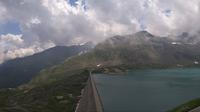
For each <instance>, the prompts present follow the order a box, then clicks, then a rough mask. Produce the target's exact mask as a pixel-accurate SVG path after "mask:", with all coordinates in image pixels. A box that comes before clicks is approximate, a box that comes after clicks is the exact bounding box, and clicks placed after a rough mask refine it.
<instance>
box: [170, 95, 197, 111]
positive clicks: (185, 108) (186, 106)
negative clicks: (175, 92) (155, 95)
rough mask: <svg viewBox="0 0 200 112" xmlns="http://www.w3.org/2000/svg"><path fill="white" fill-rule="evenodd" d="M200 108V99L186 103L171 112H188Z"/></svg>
mask: <svg viewBox="0 0 200 112" xmlns="http://www.w3.org/2000/svg"><path fill="white" fill-rule="evenodd" d="M198 106H200V98H199V99H195V100H192V101H189V102H187V103H184V104H182V105H180V106H178V107H176V108H174V109H173V110H171V111H169V112H188V111H190V110H192V109H195V108H196V107H198Z"/></svg>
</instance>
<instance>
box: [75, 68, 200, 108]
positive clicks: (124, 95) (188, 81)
mask: <svg viewBox="0 0 200 112" xmlns="http://www.w3.org/2000/svg"><path fill="white" fill-rule="evenodd" d="M88 90H90V93H89V94H88V92H86V93H87V94H86V95H85V96H84V94H83V98H82V102H84V103H83V104H85V105H83V104H81V102H80V104H81V105H82V107H84V109H88V110H86V111H77V112H166V111H169V110H171V109H173V108H174V107H177V106H179V105H181V104H183V103H185V102H188V101H190V100H193V99H196V98H199V97H200V69H197V68H188V69H147V70H131V71H128V72H127V73H120V74H112V75H110V74H93V75H91V76H90V79H89V80H88V85H87V87H86V88H85V91H88ZM94 90H95V91H96V92H95V91H94ZM81 105H80V107H81Z"/></svg>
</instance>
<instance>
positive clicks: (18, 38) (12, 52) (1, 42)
mask: <svg viewBox="0 0 200 112" xmlns="http://www.w3.org/2000/svg"><path fill="white" fill-rule="evenodd" d="M40 44H41V43H34V44H32V45H30V46H27V45H26V44H25V42H24V40H23V39H22V35H13V34H7V35H1V36H0V63H3V62H4V61H6V60H10V59H14V58H18V57H24V56H28V55H32V54H34V53H37V52H40V51H42V50H44V49H47V48H50V47H53V46H55V45H54V44H53V43H48V44H45V45H44V44H43V45H40Z"/></svg>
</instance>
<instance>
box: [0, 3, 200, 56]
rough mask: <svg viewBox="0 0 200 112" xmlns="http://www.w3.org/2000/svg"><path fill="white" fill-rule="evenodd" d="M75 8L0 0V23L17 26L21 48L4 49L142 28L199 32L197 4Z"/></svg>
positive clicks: (80, 40) (99, 38) (88, 38)
mask: <svg viewBox="0 0 200 112" xmlns="http://www.w3.org/2000/svg"><path fill="white" fill-rule="evenodd" d="M76 4H77V5H76V6H72V5H70V4H69V0H67V1H66V0H0V23H1V22H3V21H5V20H14V21H16V22H18V23H19V25H20V28H21V33H22V35H21V38H22V39H23V42H22V43H23V44H22V45H21V44H18V45H16V44H15V43H12V42H7V46H12V47H13V46H15V47H16V48H19V49H20V48H29V47H30V46H34V45H35V44H36V43H37V45H39V47H41V48H43V46H42V45H45V44H48V43H53V44H55V45H70V44H77V43H83V42H86V41H94V42H99V41H102V40H104V39H105V38H107V37H110V36H113V35H118V34H121V35H123V34H129V33H134V32H136V31H139V30H141V29H145V30H148V31H149V32H151V33H153V34H156V35H169V34H179V33H182V32H190V33H196V32H199V30H200V25H198V23H199V19H200V12H199V8H200V1H199V0H188V1H183V0H78V1H77V2H76ZM8 43H9V44H8ZM38 43H39V44H38ZM1 49H2V48H1ZM1 49H0V51H2V50H3V51H5V49H6V48H5V49H2V50H1ZM13 52H15V51H13ZM11 54H12V53H11ZM16 54H17V53H16ZM22 54H23V53H22Z"/></svg>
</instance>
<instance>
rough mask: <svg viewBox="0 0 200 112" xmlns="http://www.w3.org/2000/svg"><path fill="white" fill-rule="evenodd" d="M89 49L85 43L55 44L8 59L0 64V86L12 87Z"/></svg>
mask: <svg viewBox="0 0 200 112" xmlns="http://www.w3.org/2000/svg"><path fill="white" fill-rule="evenodd" d="M90 49H91V48H90V46H89V45H87V44H85V45H76V46H56V47H53V48H50V49H48V50H45V51H43V52H40V53H37V54H34V55H32V56H27V57H24V58H17V59H13V60H9V61H7V62H5V63H3V64H2V65H1V66H0V88H14V87H17V86H19V85H21V84H24V83H27V82H29V81H30V80H31V79H32V78H33V77H35V75H36V74H37V73H38V72H39V71H41V70H42V69H45V68H48V67H51V66H54V65H57V64H60V63H62V62H63V61H64V60H65V59H67V58H69V57H71V56H74V55H78V54H80V53H82V52H87V51H89V50H90Z"/></svg>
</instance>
